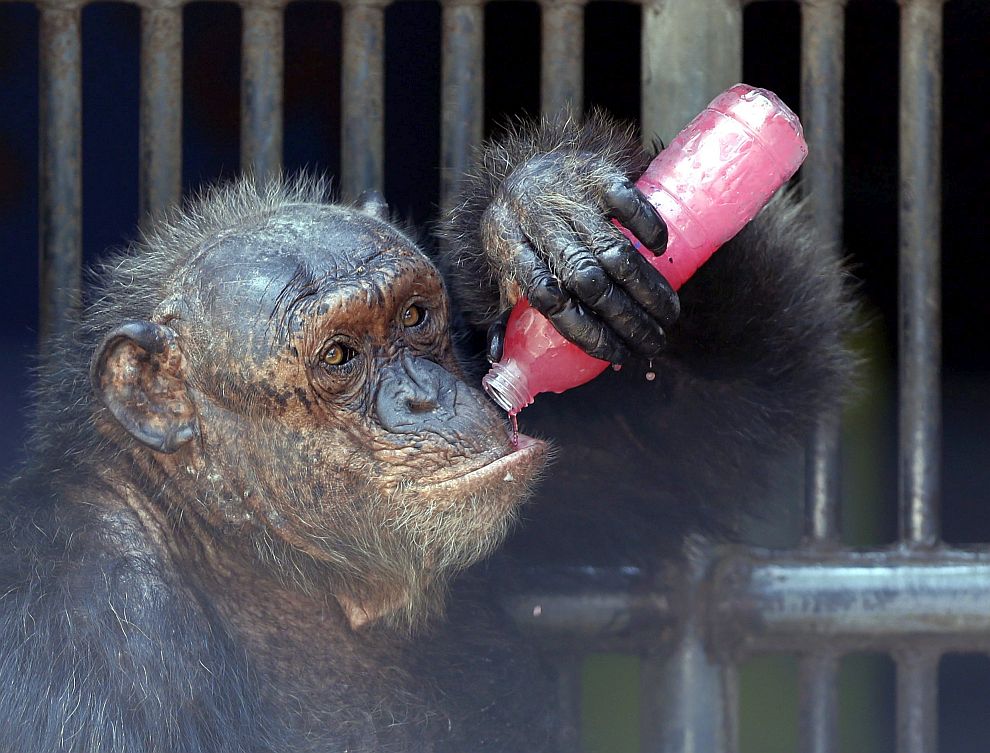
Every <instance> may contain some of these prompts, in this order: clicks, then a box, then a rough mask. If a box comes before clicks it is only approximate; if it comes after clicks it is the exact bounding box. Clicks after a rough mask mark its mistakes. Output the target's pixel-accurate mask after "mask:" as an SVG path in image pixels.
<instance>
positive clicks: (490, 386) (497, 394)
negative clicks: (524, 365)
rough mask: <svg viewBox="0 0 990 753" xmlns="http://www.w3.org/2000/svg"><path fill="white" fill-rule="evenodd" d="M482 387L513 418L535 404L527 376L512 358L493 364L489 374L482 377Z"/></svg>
mask: <svg viewBox="0 0 990 753" xmlns="http://www.w3.org/2000/svg"><path fill="white" fill-rule="evenodd" d="M481 385H482V387H484V388H485V392H487V393H488V395H489V396H490V397H491V398H492V400H494V401H495V402H496V403H497V404H498V406H499V407H500V408H502V410H504V411H507V412H508V413H509V415H511V416H514V415H516V414H517V413H518V412H519V411H521V410H522V409H523V408H525V407H526V406H527V405H529V404H530V403H532V402H533V395H532V394H531V393H530V391H529V385H528V383H527V379H526V375H525V374H524V373H523V371H522V369H520V368H519V364H517V363H516V361H515V359H512V358H505V359H503V360H502V361H500V362H498V363H495V364H492V367H491V369H490V370H489V372H488V373H487V374H485V376H484V377H482V379H481Z"/></svg>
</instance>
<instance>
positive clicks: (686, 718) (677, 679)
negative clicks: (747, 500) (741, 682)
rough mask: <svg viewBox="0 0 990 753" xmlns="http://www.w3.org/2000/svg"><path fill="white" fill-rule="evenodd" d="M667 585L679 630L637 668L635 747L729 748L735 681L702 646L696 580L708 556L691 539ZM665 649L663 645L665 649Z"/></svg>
mask: <svg viewBox="0 0 990 753" xmlns="http://www.w3.org/2000/svg"><path fill="white" fill-rule="evenodd" d="M685 551H686V552H691V553H690V554H688V555H686V557H687V558H686V561H685V562H683V563H682V565H681V567H679V568H678V569H677V570H676V572H675V571H673V570H672V571H671V578H670V580H671V585H673V587H674V588H675V589H677V590H679V591H680V593H679V594H678V598H677V602H678V612H679V614H681V615H682V616H683V617H684V621H683V623H682V624H681V632H680V634H679V635H678V636H677V639H676V641H674V642H672V645H671V646H669V647H668V646H665V647H664V651H663V652H662V653H658V654H655V655H650V656H647V657H646V658H645V659H644V661H643V666H642V669H641V672H640V678H641V679H640V683H641V693H640V697H641V701H640V703H641V711H640V725H641V730H640V746H641V750H642V751H644V753H730V751H735V749H736V732H737V727H738V724H737V716H736V715H737V711H736V707H735V704H736V701H737V699H738V680H737V678H736V672H735V669H734V668H731V667H729V668H725V667H723V666H720V665H719V664H718V663H716V661H715V660H714V658H712V657H710V656H709V654H708V652H707V651H706V650H705V646H704V643H703V639H702V633H703V630H704V625H703V622H702V620H703V618H704V616H705V615H704V611H705V610H704V598H703V595H702V594H701V585H702V582H703V581H704V579H705V577H706V575H707V571H708V562H709V558H708V556H707V555H706V554H703V553H702V549H701V548H700V547H699V546H698V542H692V543H691V544H690V545H689V546H688V547H687V548H686V549H685ZM668 648H669V650H667V649H668Z"/></svg>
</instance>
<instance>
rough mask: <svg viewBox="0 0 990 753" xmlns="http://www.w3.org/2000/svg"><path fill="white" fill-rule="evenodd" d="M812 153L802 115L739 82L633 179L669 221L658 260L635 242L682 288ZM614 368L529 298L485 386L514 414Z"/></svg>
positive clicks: (515, 318)
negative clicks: (541, 396) (584, 347)
mask: <svg viewBox="0 0 990 753" xmlns="http://www.w3.org/2000/svg"><path fill="white" fill-rule="evenodd" d="M807 154H808V147H807V145H806V144H805V141H804V134H803V131H802V128H801V123H800V121H799V120H798V118H797V116H796V115H795V114H794V113H793V112H791V110H790V109H788V107H787V106H786V105H785V104H784V103H783V102H781V101H780V99H778V97H777V96H776V95H775V94H773V93H772V92H769V91H767V90H765V89H756V88H753V87H750V86H747V85H745V84H736V85H735V86H733V87H732V88H730V89H728V90H727V91H725V92H723V93H722V94H720V95H719V96H718V97H716V98H715V99H714V100H712V102H711V104H709V105H708V107H707V108H705V110H704V111H703V112H701V113H700V114H699V115H698V116H697V117H696V118H695V119H694V120H692V121H691V122H690V123H689V124H688V125H687V126H686V127H685V128H684V130H683V131H681V132H680V133H679V134H678V135H677V137H676V138H675V139H674V140H673V141H672V142H671V143H670V146H668V147H667V148H666V149H664V150H663V151H662V152H660V154H659V155H657V157H656V159H654V160H653V162H651V163H650V166H649V167H648V168H647V169H646V172H645V173H643V175H642V177H641V178H640V179H639V180H638V181H637V182H636V187H637V188H639V190H640V191H642V192H643V193H644V194H645V195H646V197H647V198H648V199H649V201H650V203H651V204H653V206H654V207H656V209H657V211H658V212H659V213H660V216H661V217H663V219H664V221H665V222H666V223H667V230H668V242H667V249H666V251H665V252H664V253H663V254H662V255H660V256H654V255H653V253H652V252H650V251H649V250H647V249H645V248H643V246H642V244H641V243H639V241H637V240H636V239H635V238H633V236H632V235H631V234H630V233H629V232H628V231H627V230H626V229H625V228H623V227H622V226H621V225H619V224H618V223H616V225H617V226H618V227H619V229H620V230H622V232H623V233H624V234H625V235H626V237H627V238H629V240H630V241H631V242H632V244H633V246H634V247H635V248H636V249H637V250H638V251H639V252H640V253H641V254H643V256H645V257H646V259H647V260H648V261H649V262H650V264H652V265H653V266H654V267H655V268H656V269H658V270H659V271H660V272H661V273H662V274H663V275H664V277H666V278H667V280H668V281H669V282H670V284H671V285H672V286H673V287H674V289H675V290H676V289H677V288H679V287H680V286H681V285H682V284H683V283H684V282H686V281H687V280H688V279H689V278H690V277H691V275H693V274H694V273H695V271H696V270H697V269H698V267H700V266H701V265H702V264H703V263H704V262H705V261H707V260H708V259H709V258H710V257H711V255H712V254H713V253H715V251H716V250H717V249H718V248H719V247H720V246H721V245H722V244H724V243H725V242H726V241H728V240H729V239H730V238H732V237H733V236H734V235H735V234H736V233H738V232H739V231H740V230H741V229H742V228H743V227H744V226H745V225H746V223H747V222H749V221H750V220H751V219H753V217H755V216H756V214H757V212H759V211H760V209H762V208H763V206H764V205H765V204H766V203H767V202H768V201H769V200H770V197H771V196H772V195H773V194H774V193H775V192H776V191H777V189H778V188H780V187H781V186H782V185H783V184H784V183H785V182H787V180H788V179H789V178H790V177H791V176H792V175H794V173H795V172H797V169H798V167H800V166H801V163H802V162H803V161H804V158H805V157H806V156H807ZM607 367H608V362H607V361H601V360H599V359H597V358H593V357H591V356H589V355H588V354H587V353H585V352H584V351H583V350H581V348H579V347H578V346H576V345H574V344H573V343H571V342H569V341H568V340H566V339H565V338H564V337H563V336H562V335H561V334H560V333H559V332H557V330H556V329H554V327H553V325H552V324H550V322H549V321H548V320H547V319H546V318H544V317H543V315H542V314H540V313H539V312H538V311H536V309H533V308H532V307H530V305H529V303H528V302H527V301H526V299H525V298H523V299H520V300H519V302H518V303H517V304H516V306H515V308H514V309H513V310H512V314H511V315H510V316H509V322H508V326H507V329H506V335H505V347H504V350H503V356H502V360H501V361H500V362H499V363H497V364H494V365H493V366H492V369H491V371H489V372H488V374H486V375H485V377H484V379H482V385H483V386H484V388H485V389H486V390H487V391H488V393H489V394H490V395H491V396H492V398H493V399H494V400H495V402H497V403H498V404H499V405H501V406H502V407H503V408H504V409H505V410H507V411H509V413H510V415H512V416H515V415H516V414H517V413H518V412H519V411H520V410H522V409H523V408H525V407H526V406H527V405H529V404H530V403H532V402H533V398H534V396H536V395H537V394H539V393H540V392H564V391H565V390H569V389H571V388H572V387H577V386H579V385H581V384H584V383H585V382H588V381H590V380H592V379H594V378H595V377H596V376H598V375H599V374H600V373H602V371H604V370H605V369H606V368H607Z"/></svg>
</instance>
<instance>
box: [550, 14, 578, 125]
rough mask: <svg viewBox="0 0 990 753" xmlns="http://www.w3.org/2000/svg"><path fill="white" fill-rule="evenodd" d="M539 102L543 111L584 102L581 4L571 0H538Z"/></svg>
mask: <svg viewBox="0 0 990 753" xmlns="http://www.w3.org/2000/svg"><path fill="white" fill-rule="evenodd" d="M541 12H542V15H541V24H542V26H541V28H542V34H543V38H542V51H541V60H540V103H541V109H542V111H543V114H544V115H549V114H552V113H555V112H559V111H560V110H563V109H564V108H567V107H570V108H571V109H572V110H573V111H574V112H575V113H578V114H580V112H581V108H582V107H583V104H584V5H583V3H580V2H573V1H572V0H571V1H569V0H544V1H543V2H542V3H541Z"/></svg>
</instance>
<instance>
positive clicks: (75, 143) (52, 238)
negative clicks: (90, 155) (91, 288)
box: [38, 3, 82, 348]
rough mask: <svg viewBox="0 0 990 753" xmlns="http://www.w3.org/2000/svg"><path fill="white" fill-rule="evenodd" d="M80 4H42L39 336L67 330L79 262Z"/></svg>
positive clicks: (80, 245) (40, 42) (80, 209)
mask: <svg viewBox="0 0 990 753" xmlns="http://www.w3.org/2000/svg"><path fill="white" fill-rule="evenodd" d="M79 21H80V6H79V5H77V4H75V3H65V4H58V5H47V4H46V5H42V6H41V22H40V27H39V50H38V52H39V55H40V58H41V60H40V68H39V73H38V79H39V88H40V100H41V101H40V118H41V126H40V139H39V140H40V149H41V202H40V203H41V207H40V216H41V228H40V249H39V262H40V281H41V290H40V316H39V319H40V335H41V343H42V347H43V348H44V347H45V343H46V342H47V340H48V338H49V337H51V336H52V335H56V334H61V333H63V332H65V331H66V329H67V326H68V324H69V322H70V320H71V317H72V311H73V307H74V306H75V305H76V300H77V291H78V289H79V274H80V273H79V267H80V264H81V261H82V216H81V215H82V73H81V69H82V41H81V39H80V35H79Z"/></svg>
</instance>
